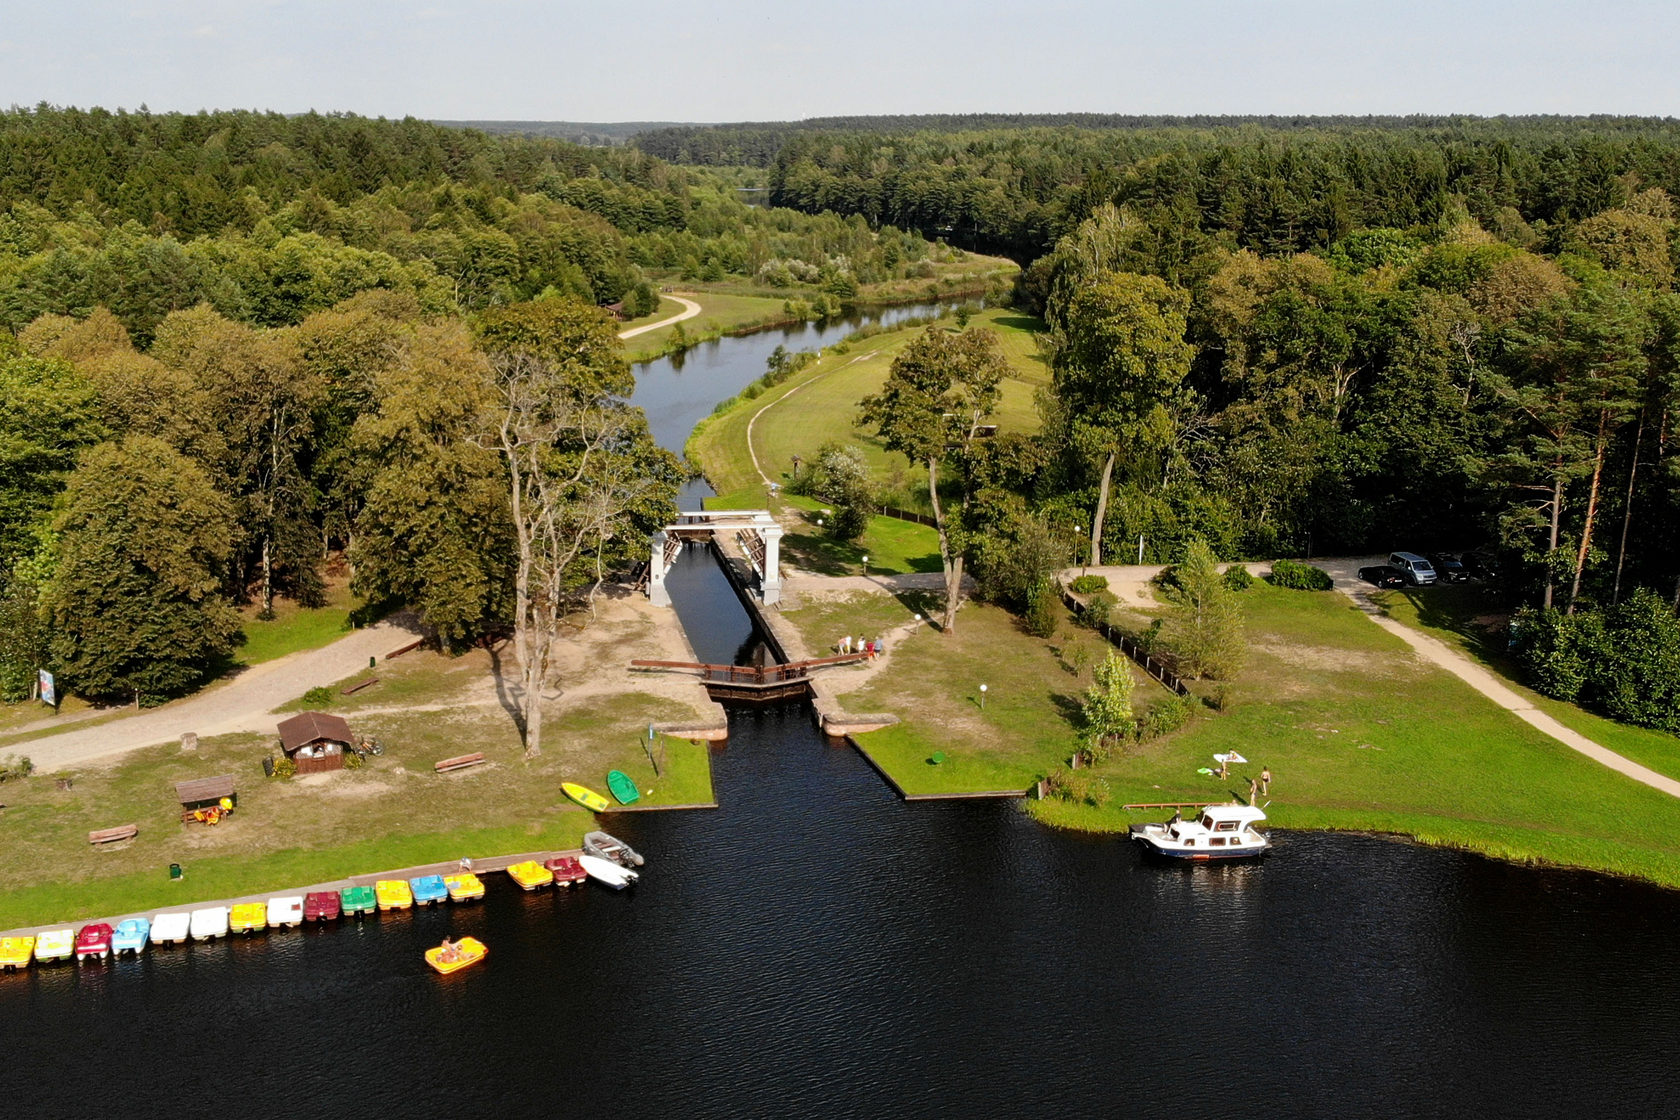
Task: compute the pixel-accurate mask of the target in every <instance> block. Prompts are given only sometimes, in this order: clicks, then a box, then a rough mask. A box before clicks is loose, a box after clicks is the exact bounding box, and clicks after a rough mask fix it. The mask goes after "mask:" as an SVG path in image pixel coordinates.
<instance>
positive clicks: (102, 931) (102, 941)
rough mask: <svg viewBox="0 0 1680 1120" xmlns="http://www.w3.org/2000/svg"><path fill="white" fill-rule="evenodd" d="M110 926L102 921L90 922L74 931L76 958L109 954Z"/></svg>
mask: <svg viewBox="0 0 1680 1120" xmlns="http://www.w3.org/2000/svg"><path fill="white" fill-rule="evenodd" d="M111 932H112V930H111V927H110V926H109V925H107V924H105V923H104V922H90V923H89V924H87V925H85V926H83V927H82V928H81V929H79V930H77V931H76V959H77V960H79V961H81V960H86V959H87V958H89V957H98V958H99V959H100V960H104V959H105V958H106V957H108V956H110V955H111Z"/></svg>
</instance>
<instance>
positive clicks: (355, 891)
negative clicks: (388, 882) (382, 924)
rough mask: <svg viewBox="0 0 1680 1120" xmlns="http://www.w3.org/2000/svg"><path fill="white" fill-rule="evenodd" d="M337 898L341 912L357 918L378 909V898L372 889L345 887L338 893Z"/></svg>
mask: <svg viewBox="0 0 1680 1120" xmlns="http://www.w3.org/2000/svg"><path fill="white" fill-rule="evenodd" d="M338 898H339V902H340V904H341V907H342V909H343V912H344V913H346V914H353V915H355V916H356V917H358V918H359V917H361V916H362V915H363V914H371V913H373V912H374V911H375V910H377V909H378V908H379V897H378V896H377V895H376V894H374V892H373V888H372V887H365V886H364V887H345V888H344V889H343V890H341V891H339V892H338Z"/></svg>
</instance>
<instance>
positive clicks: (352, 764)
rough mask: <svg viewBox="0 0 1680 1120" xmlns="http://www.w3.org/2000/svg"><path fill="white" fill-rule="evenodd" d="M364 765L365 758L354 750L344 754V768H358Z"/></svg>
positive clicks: (365, 763) (365, 762)
mask: <svg viewBox="0 0 1680 1120" xmlns="http://www.w3.org/2000/svg"><path fill="white" fill-rule="evenodd" d="M365 765H367V759H365V758H363V757H362V756H361V755H359V754H357V753H356V752H355V751H350V752H349V753H348V754H346V755H345V756H344V768H345V769H346V770H360V769H361V768H362V767H363V766H365Z"/></svg>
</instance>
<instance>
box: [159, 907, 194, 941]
mask: <svg viewBox="0 0 1680 1120" xmlns="http://www.w3.org/2000/svg"><path fill="white" fill-rule="evenodd" d="M191 929H192V915H191V914H189V913H187V912H186V911H185V910H175V911H172V912H170V913H167V914H159V915H158V916H157V917H156V918H153V919H152V944H153V945H184V944H185V943H186V941H187V939H188V938H189V937H190V936H191Z"/></svg>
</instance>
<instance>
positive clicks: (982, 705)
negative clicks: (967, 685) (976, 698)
mask: <svg viewBox="0 0 1680 1120" xmlns="http://www.w3.org/2000/svg"><path fill="white" fill-rule="evenodd" d="M980 710H981V711H982V712H983V711H985V710H986V686H985V685H981V686H980Z"/></svg>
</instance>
